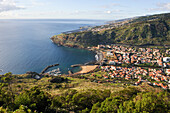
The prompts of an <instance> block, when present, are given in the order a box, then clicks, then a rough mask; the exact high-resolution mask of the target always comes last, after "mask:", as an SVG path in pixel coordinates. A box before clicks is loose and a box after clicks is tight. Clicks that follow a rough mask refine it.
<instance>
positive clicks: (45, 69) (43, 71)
mask: <svg viewBox="0 0 170 113" xmlns="http://www.w3.org/2000/svg"><path fill="white" fill-rule="evenodd" d="M58 65H59V64H53V65H49V66H47V67H45V68H44V69H43V70H42V71H41V73H40V74H43V73H45V71H47V69H49V68H51V67H55V66H58Z"/></svg>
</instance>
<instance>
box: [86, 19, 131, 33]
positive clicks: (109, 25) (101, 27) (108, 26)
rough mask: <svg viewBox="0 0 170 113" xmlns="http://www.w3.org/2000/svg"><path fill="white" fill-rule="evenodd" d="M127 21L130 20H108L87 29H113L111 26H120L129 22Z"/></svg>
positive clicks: (94, 30)
mask: <svg viewBox="0 0 170 113" xmlns="http://www.w3.org/2000/svg"><path fill="white" fill-rule="evenodd" d="M129 22H130V20H124V21H121V22H109V24H106V25H101V26H96V27H93V28H89V29H88V30H89V31H93V32H97V31H103V30H110V29H113V28H116V27H120V26H123V25H127V24H130V23H129Z"/></svg>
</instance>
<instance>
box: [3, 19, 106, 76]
mask: <svg viewBox="0 0 170 113" xmlns="http://www.w3.org/2000/svg"><path fill="white" fill-rule="evenodd" d="M103 22H104V21H97V20H65V19H57V20H0V69H2V70H3V72H0V74H4V73H6V72H12V73H14V74H23V73H26V72H27V71H35V72H38V73H39V72H41V71H42V70H43V69H44V68H45V67H46V66H47V65H51V64H55V63H59V64H60V65H59V66H58V67H59V68H60V69H61V71H62V73H66V72H67V71H68V68H70V65H72V64H80V63H85V62H88V61H92V60H95V57H94V56H95V53H93V52H90V51H87V50H81V49H75V48H67V47H61V46H60V47H58V46H57V45H56V44H54V43H52V42H51V40H50V39H49V38H50V37H52V36H53V35H56V34H60V33H61V32H65V31H70V30H75V29H78V28H79V27H82V26H87V25H99V24H103Z"/></svg>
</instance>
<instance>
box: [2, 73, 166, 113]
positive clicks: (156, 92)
mask: <svg viewBox="0 0 170 113" xmlns="http://www.w3.org/2000/svg"><path fill="white" fill-rule="evenodd" d="M0 81H1V82H0V113H124V112H127V113H132V112H135V113H141V112H150V113H160V112H161V113H168V112H169V109H168V106H169V92H168V91H166V90H163V89H160V88H154V87H152V86H150V85H148V84H142V85H140V86H126V85H122V83H114V84H112V83H109V84H108V83H95V82H91V81H89V80H87V79H84V78H82V76H80V78H72V77H67V78H66V77H51V76H43V77H42V79H41V80H36V79H34V78H32V77H31V76H30V75H27V74H24V75H12V73H6V74H4V75H1V76H0Z"/></svg>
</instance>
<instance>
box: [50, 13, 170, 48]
mask: <svg viewBox="0 0 170 113" xmlns="http://www.w3.org/2000/svg"><path fill="white" fill-rule="evenodd" d="M51 39H52V40H53V41H54V42H55V43H57V44H60V45H64V46H70V47H80V48H84V47H87V46H96V45H98V44H111V43H112V44H113V43H123V44H131V45H145V44H149V45H150V44H151V45H170V13H167V14H159V15H152V16H145V17H139V18H135V19H133V20H130V21H128V22H119V23H117V24H115V23H114V25H112V24H109V25H102V26H96V27H94V28H92V29H89V30H86V31H82V32H74V33H69V34H60V35H55V36H53V37H51Z"/></svg>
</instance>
